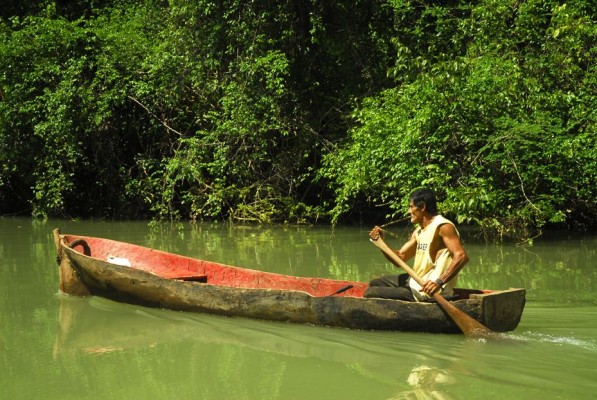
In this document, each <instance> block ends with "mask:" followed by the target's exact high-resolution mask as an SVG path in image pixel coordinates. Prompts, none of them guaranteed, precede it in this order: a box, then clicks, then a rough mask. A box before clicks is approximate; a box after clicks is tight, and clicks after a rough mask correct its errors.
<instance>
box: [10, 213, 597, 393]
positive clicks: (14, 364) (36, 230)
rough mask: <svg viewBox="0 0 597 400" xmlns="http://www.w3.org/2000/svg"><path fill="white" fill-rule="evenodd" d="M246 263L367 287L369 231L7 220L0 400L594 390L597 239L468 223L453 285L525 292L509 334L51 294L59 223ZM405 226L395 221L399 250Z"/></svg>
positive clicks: (374, 271)
mask: <svg viewBox="0 0 597 400" xmlns="http://www.w3.org/2000/svg"><path fill="white" fill-rule="evenodd" d="M55 227H59V228H60V229H61V231H62V232H63V233H72V234H81V235H90V236H100V237H107V238H110V239H116V240H121V241H126V242H131V243H136V244H141V245H145V246H148V247H153V248H157V249H161V250H166V251H170V252H174V253H178V254H184V255H188V256H192V257H197V258H203V259H208V260H213V261H218V262H222V263H226V264H231V265H237V266H243V267H247V268H253V269H261V270H266V271H272V272H278V273H284V274H292V275H300V276H318V277H331V278H338V279H350V280H360V281H367V280H369V278H371V277H372V276H376V275H380V274H384V273H390V272H392V271H394V267H392V266H391V265H390V264H389V263H388V262H387V261H385V259H384V257H383V256H382V255H381V254H380V252H379V251H378V250H377V249H376V248H374V247H373V246H372V245H371V244H370V243H369V242H368V240H367V233H368V230H369V227H363V228H356V227H350V228H348V227H343V228H335V229H332V228H330V227H255V226H254V227H251V226H231V225H227V224H201V225H199V224H198V225H191V224H185V225H181V226H180V227H172V228H171V227H161V228H159V229H150V228H149V227H148V224H147V223H146V222H99V221H95V222H89V221H82V222H77V221H58V220H54V221H52V220H50V221H44V222H40V221H32V220H30V219H18V218H17V219H13V218H4V219H0V238H1V240H0V256H1V260H2V263H1V264H0V399H7V400H8V399H60V400H64V399H200V400H203V399H247V400H253V399H255V400H258V399H259V400H261V399H326V400H335V399H338V400H340V399H341V400H352V399H358V400H377V399H379V400H381V399H416V400H422V399H445V400H448V399H524V400H527V399H542V400H544V399H593V398H597V366H596V361H595V360H596V359H597V297H596V288H597V279H596V278H597V273H596V268H595V265H597V235H585V236H570V235H568V234H565V233H559V234H558V233H553V234H551V235H550V237H542V238H540V239H538V240H536V241H535V245H534V246H532V247H522V246H516V245H514V244H503V245H496V244H485V243H483V242H479V241H475V240H474V238H472V237H467V235H466V233H465V232H463V238H464V239H465V247H466V249H467V251H468V253H469V256H470V262H469V264H468V265H467V267H466V268H465V270H464V271H463V273H462V274H461V278H460V281H459V286H461V287H474V288H488V289H505V288H509V287H524V288H526V289H527V304H526V308H525V312H524V314H523V317H522V321H521V323H520V325H519V326H518V328H517V329H516V330H515V331H514V332H512V333H510V334H508V335H507V336H508V337H509V338H510V339H511V340H506V341H493V340H490V341H485V340H476V339H467V338H465V337H464V336H463V335H445V334H422V333H400V332H369V331H356V330H347V329H338V328H326V327H314V326H307V325H297V324H290V323H279V322H278V323H276V322H267V321H257V320H249V319H244V318H227V317H219V316H212V315H203V314H192V313H183V312H173V311H168V310H160V309H150V308H143V307H139V306H134V305H127V304H120V303H115V302H112V301H109V300H106V299H102V298H98V297H88V298H74V297H69V296H66V295H63V294H60V293H59V291H58V269H57V265H56V262H55V257H56V255H55V250H54V244H53V239H52V229H53V228H55ZM409 230H410V228H408V227H401V228H395V229H394V230H393V231H394V232H395V233H396V234H397V235H398V236H399V237H398V238H396V239H389V240H388V242H389V243H390V245H393V246H397V245H398V244H399V243H400V242H401V241H403V240H405V239H406V237H407V235H408V233H409Z"/></svg>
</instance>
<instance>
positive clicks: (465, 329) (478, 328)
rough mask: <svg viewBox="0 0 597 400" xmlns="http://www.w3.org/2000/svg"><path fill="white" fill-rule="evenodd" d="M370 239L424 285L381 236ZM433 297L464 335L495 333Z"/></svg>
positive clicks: (479, 335) (438, 296)
mask: <svg viewBox="0 0 597 400" xmlns="http://www.w3.org/2000/svg"><path fill="white" fill-rule="evenodd" d="M370 240H371V242H372V243H373V244H374V245H375V246H376V247H378V248H379V249H380V250H381V251H383V252H384V254H385V255H386V256H388V257H389V258H390V261H392V263H393V264H394V265H396V266H397V267H401V268H402V269H403V270H405V271H406V273H407V274H408V275H410V277H411V278H412V279H414V280H415V281H416V282H417V283H418V284H419V285H421V286H423V285H424V282H423V280H422V279H421V278H419V276H418V275H417V274H416V273H415V271H413V270H412V269H411V268H410V267H409V266H408V264H406V263H405V262H404V261H403V260H402V259H401V258H400V257H398V256H397V255H396V253H394V252H393V251H392V249H390V248H389V247H388V245H387V244H386V242H384V240H383V239H382V238H381V237H379V238H377V239H376V240H373V239H370ZM433 299H434V300H435V301H436V302H437V304H439V305H440V306H441V307H442V308H443V309H444V311H445V312H446V313H447V314H448V315H449V316H450V318H452V320H453V321H454V322H455V323H456V325H458V327H459V328H460V330H461V331H462V333H464V334H465V335H466V336H471V337H488V336H490V335H493V334H495V332H493V331H492V330H490V329H489V328H487V327H486V326H484V325H483V324H481V323H480V322H479V321H477V320H475V319H473V318H472V317H470V316H469V315H467V314H466V313H464V312H463V311H461V310H459V309H458V308H456V306H454V305H453V304H452V303H450V302H449V301H448V300H446V299H444V298H443V297H442V296H441V295H440V294H439V293H438V292H436V293H435V294H433Z"/></svg>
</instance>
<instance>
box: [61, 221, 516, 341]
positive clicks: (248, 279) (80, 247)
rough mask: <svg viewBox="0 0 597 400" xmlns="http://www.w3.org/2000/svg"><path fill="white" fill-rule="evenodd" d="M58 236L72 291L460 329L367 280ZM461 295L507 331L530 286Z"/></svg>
mask: <svg viewBox="0 0 597 400" xmlns="http://www.w3.org/2000/svg"><path fill="white" fill-rule="evenodd" d="M54 233H55V241H56V245H57V252H58V259H59V261H60V285H61V290H62V291H63V292H65V293H68V294H72V295H88V294H92V295H98V296H103V297H106V298H110V299H114V300H117V301H123V302H128V303H134V304H142V305H147V306H152V307H161V308H167V309H172V310H182V311H195V312H203V313H210V314H220V315H228V316H243V317H250V318H258V319H266V320H273V321H289V322H298V323H307V324H314V325H328V326H339V327H347V328H357V329H380V330H400V331H421V332H458V331H459V330H458V328H457V326H456V325H455V324H454V323H453V322H452V320H451V319H450V318H449V317H448V316H447V315H446V314H445V313H444V311H443V310H442V309H441V308H440V307H439V306H438V305H437V304H434V303H415V302H403V301H396V300H385V299H365V298H363V293H364V291H365V289H366V288H367V284H366V283H364V282H349V281H343V280H333V279H323V278H304V277H296V276H289V275H281V274H275V273H270V272H261V271H256V270H251V269H244V268H238V267H232V266H227V265H223V264H219V263H215V262H210V261H204V260H198V259H193V258H189V257H184V256H180V255H176V254H171V253H166V252H162V251H158V250H154V249H150V248H146V247H141V246H137V245H133V244H128V243H123V242H117V241H113V240H108V239H101V238H95V237H87V236H75V235H60V234H59V232H58V231H57V230H56V231H55V232H54ZM347 287H349V289H348V290H346V291H344V292H342V293H338V294H334V293H336V292H337V291H339V290H340V289H343V288H344V289H345V288H347ZM457 292H458V294H459V295H460V297H461V299H460V300H458V301H455V302H454V304H455V305H456V307H458V308H459V309H461V310H462V311H464V312H466V313H467V314H469V315H471V316H472V317H473V318H475V319H477V320H478V321H479V322H481V323H482V324H484V325H485V326H487V327H488V328H490V329H492V330H494V331H498V332H506V331H510V330H513V329H515V328H516V326H517V325H518V323H519V321H520V318H521V315H522V311H523V308H524V302H525V290H524V289H510V290H506V291H481V290H467V289H460V290H458V291H457ZM332 294H333V295H332Z"/></svg>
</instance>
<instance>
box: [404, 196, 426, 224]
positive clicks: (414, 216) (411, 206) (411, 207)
mask: <svg viewBox="0 0 597 400" xmlns="http://www.w3.org/2000/svg"><path fill="white" fill-rule="evenodd" d="M424 209H425V206H423V207H422V208H420V207H417V206H416V205H415V203H413V202H412V201H409V203H408V213H409V214H410V222H412V223H413V224H420V223H421V222H423V210H424Z"/></svg>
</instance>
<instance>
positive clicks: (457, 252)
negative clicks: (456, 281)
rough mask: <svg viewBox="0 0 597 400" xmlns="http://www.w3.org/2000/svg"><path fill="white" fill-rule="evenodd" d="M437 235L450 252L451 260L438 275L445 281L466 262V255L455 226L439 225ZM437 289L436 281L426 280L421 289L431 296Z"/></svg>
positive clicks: (456, 272)
mask: <svg viewBox="0 0 597 400" xmlns="http://www.w3.org/2000/svg"><path fill="white" fill-rule="evenodd" d="M439 236H440V237H441V238H442V240H443V242H444V245H445V246H446V249H447V251H449V252H450V253H451V254H452V262H451V263H450V265H449V266H448V268H446V270H445V271H444V272H443V274H442V276H440V279H441V280H442V281H443V282H444V283H446V282H448V281H449V280H450V279H452V278H454V277H455V276H456V274H458V272H460V270H461V269H462V268H463V267H464V266H465V264H466V263H467V262H468V255H467V254H466V251H465V250H464V247H463V246H462V242H460V237H459V236H458V232H456V228H454V226H453V225H452V224H443V225H441V226H440V227H439ZM439 289H440V287H439V285H438V284H437V283H436V282H433V281H427V282H425V285H424V286H423V288H422V289H421V291H423V292H425V293H427V294H428V295H430V296H431V295H433V294H434V293H435V292H437V291H438V290H439Z"/></svg>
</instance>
